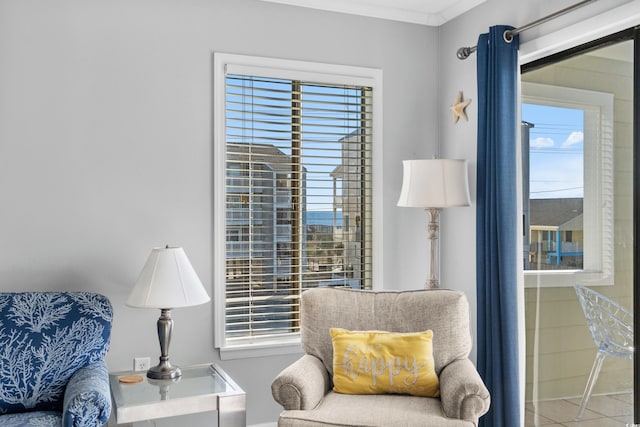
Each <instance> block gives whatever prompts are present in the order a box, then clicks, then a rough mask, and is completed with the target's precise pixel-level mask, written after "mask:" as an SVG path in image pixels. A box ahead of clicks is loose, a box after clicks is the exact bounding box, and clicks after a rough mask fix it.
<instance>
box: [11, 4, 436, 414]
mask: <svg viewBox="0 0 640 427" xmlns="http://www.w3.org/2000/svg"><path fill="white" fill-rule="evenodd" d="M437 34H438V30H437V29H434V28H430V27H425V26H419V25H412V24H402V23H398V22H391V21H383V20H376V19H369V18H361V17H356V16H351V15H341V14H335V13H324V12H320V11H316V10H311V9H301V8H295V7H288V6H282V5H276V4H268V3H263V2H259V1H255V0H206V1H205V0H109V1H107V0H100V1H98V0H58V1H55V2H51V1H45V0H2V1H0V200H1V208H0V242H1V243H2V247H3V248H4V249H3V250H2V251H0V253H1V255H0V289H1V290H3V291H20V290H90V291H98V292H101V293H103V294H105V295H106V296H108V297H109V298H110V300H111V301H112V303H113V306H114V310H115V318H114V323H113V334H112V346H111V350H110V352H109V355H108V360H107V361H108V364H109V368H110V370H112V371H115V370H123V369H129V368H130V367H131V364H132V358H133V356H152V357H153V358H154V359H155V358H156V357H157V356H158V353H159V349H158V342H157V336H156V333H155V322H156V320H157V318H158V316H159V312H158V311H157V310H141V309H133V308H129V307H126V306H125V300H126V298H127V296H128V293H129V291H130V289H131V287H132V286H133V283H134V282H135V280H136V278H137V276H138V273H139V272H140V270H141V269H142V265H143V264H144V262H145V260H146V258H147V256H148V254H149V252H150V250H151V248H153V247H155V246H159V245H164V244H165V243H168V244H172V245H180V246H183V247H184V248H185V250H186V252H187V254H188V256H189V257H190V259H191V262H192V264H193V265H194V267H195V269H196V271H197V272H198V273H199V275H200V277H201V279H202V280H203V282H204V283H205V284H206V286H207V287H208V289H209V293H210V294H211V295H213V287H214V286H216V284H214V283H212V281H211V277H212V256H213V255H212V245H213V239H215V238H221V237H220V236H213V235H212V218H213V215H214V212H212V197H211V192H212V169H211V168H212V166H211V165H212V147H211V145H212V131H213V129H212V127H213V120H212V117H213V111H212V78H213V76H212V59H213V57H212V53H213V52H214V51H221V52H230V53H241V54H256V55H261V56H272V57H280V58H290V59H301V60H311V61H320V62H328V63H337V64H347V65H355V66H366V67H374V68H380V69H382V70H383V79H384V94H383V97H384V98H383V99H384V123H383V129H384V135H383V138H384V168H383V170H382V171H376V173H383V174H384V189H383V192H382V194H379V195H378V196H381V197H383V204H384V210H383V215H384V244H385V252H384V263H385V265H384V274H385V277H384V284H385V287H387V288H393V289H413V288H419V287H421V286H422V284H423V281H424V277H425V274H426V265H425V262H424V260H425V257H426V243H425V242H426V231H423V230H424V228H425V220H424V216H423V215H424V213H423V212H421V211H420V210H412V209H403V208H397V207H396V206H395V205H396V201H397V197H398V194H399V191H400V186H401V179H402V177H401V174H402V170H401V160H402V159H405V158H418V157H424V156H429V157H430V156H431V155H432V154H433V153H434V151H435V147H436V144H437V138H436V133H437V116H438V113H437V111H436V109H437V107H438V105H437V102H436V94H437V84H438V73H437V71H438V65H437V61H436V60H435V58H437V57H438V54H439V52H438V36H437ZM407 254H411V255H409V256H407ZM413 254H415V258H412V256H413ZM217 285H221V284H217ZM212 313H213V305H212V304H208V305H204V306H199V307H195V308H189V309H179V310H175V311H174V313H173V317H174V320H175V331H174V336H173V341H172V343H171V351H170V354H171V357H172V360H173V361H174V362H175V363H177V364H183V365H187V364H194V363H206V362H209V361H212V362H217V361H218V352H217V350H215V349H214V347H213V330H214V329H213V326H212V321H213V314H212ZM296 357H297V355H290V356H280V357H266V358H261V359H244V360H234V361H223V362H222V363H221V365H222V366H223V367H224V368H225V369H226V370H227V371H228V372H229V373H230V374H231V375H232V376H233V377H234V378H235V379H236V380H237V382H238V383H239V384H240V385H241V386H242V387H243V388H244V389H245V390H246V391H247V397H248V422H249V424H257V423H263V422H268V421H274V420H275V419H276V418H277V414H278V413H279V410H280V408H279V407H278V406H277V405H276V404H275V403H273V400H272V398H271V394H270V389H269V386H270V383H271V380H272V379H273V377H274V376H275V375H276V374H277V373H278V372H279V371H280V370H281V369H282V368H284V367H285V366H286V365H287V364H289V363H290V362H291V361H293V360H294V358H296Z"/></svg>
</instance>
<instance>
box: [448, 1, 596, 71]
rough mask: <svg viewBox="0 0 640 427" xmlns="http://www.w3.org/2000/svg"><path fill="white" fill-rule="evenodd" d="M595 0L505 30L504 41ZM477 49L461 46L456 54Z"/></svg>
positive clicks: (463, 56)
mask: <svg viewBox="0 0 640 427" xmlns="http://www.w3.org/2000/svg"><path fill="white" fill-rule="evenodd" d="M595 1H598V0H583V1H581V2H580V3H576V4H574V5H573V6H569V7H565V8H564V9H562V10H559V11H557V12H555V13H552V14H551V15H547V16H545V17H544V18H540V19H538V20H535V21H533V22H529V23H528V24H526V25H523V26H522V27H518V28H514V29H513V30H508V31H505V32H504V34H503V38H504V41H506V42H507V43H511V40H513V36H515V35H516V34H520V33H521V32H523V31H526V30H528V29H529V28H532V27H535V26H537V25H540V24H544V23H545V22H547V21H550V20H552V19H555V18H557V17H559V16H561V15H564V14H565V13H569V12H572V11H574V10H576V9H579V8H581V7H582V6H586V5H587V4H589V3H593V2H595ZM477 49H478V46H469V47H461V48H460V49H458V52H457V53H456V56H457V57H458V59H467V58H468V57H469V56H471V54H472V53H473V52H475V51H476V50H477Z"/></svg>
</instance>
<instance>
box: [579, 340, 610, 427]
mask: <svg viewBox="0 0 640 427" xmlns="http://www.w3.org/2000/svg"><path fill="white" fill-rule="evenodd" d="M605 356H606V355H605V354H604V353H603V352H601V351H598V354H596V359H595V360H594V361H593V367H592V368H591V373H590V374H589V380H588V381H587V386H586V387H585V389H584V394H583V395H582V402H580V407H579V408H578V415H576V421H580V419H581V418H582V415H583V414H584V410H585V408H586V407H587V402H589V398H590V397H591V392H592V391H593V386H595V385H596V381H597V380H598V374H599V373H600V368H602V362H603V361H604V358H605Z"/></svg>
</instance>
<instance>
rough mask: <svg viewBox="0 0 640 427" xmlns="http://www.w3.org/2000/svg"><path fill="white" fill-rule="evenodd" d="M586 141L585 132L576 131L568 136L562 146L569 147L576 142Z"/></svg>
mask: <svg viewBox="0 0 640 427" xmlns="http://www.w3.org/2000/svg"><path fill="white" fill-rule="evenodd" d="M583 141H584V134H583V133H582V132H579V131H576V132H571V135H569V137H568V138H567V140H566V141H565V142H563V143H562V148H569V147H571V146H573V145H576V144H581V143H582V142H583Z"/></svg>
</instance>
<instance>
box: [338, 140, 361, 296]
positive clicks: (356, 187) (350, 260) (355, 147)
mask: <svg viewBox="0 0 640 427" xmlns="http://www.w3.org/2000/svg"><path fill="white" fill-rule="evenodd" d="M340 143H341V144H342V162H341V164H340V165H339V166H337V167H336V168H335V169H334V170H333V171H332V172H331V177H332V178H333V196H334V197H333V200H334V201H333V227H334V241H335V242H339V243H340V244H341V245H342V254H341V257H340V258H341V259H340V261H339V262H340V264H341V266H340V267H338V268H336V270H335V275H334V281H340V280H342V282H343V285H345V286H351V287H354V288H356V287H357V288H360V287H361V285H360V279H362V267H361V263H362V227H363V221H362V211H361V209H362V198H363V188H362V167H363V163H362V162H363V153H362V135H361V133H360V131H359V130H357V131H354V132H352V133H351V134H349V135H348V136H345V137H344V138H342V139H340ZM338 190H339V191H338ZM338 212H341V213H342V223H340V224H338V222H337V218H338V214H337V213H338Z"/></svg>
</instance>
